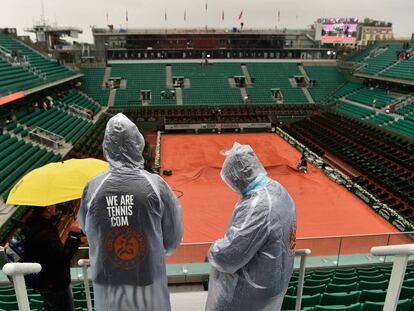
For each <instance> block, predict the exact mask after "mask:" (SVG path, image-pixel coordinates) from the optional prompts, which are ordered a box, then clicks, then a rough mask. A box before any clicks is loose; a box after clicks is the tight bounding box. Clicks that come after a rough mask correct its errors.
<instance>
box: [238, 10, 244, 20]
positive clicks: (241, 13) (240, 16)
mask: <svg viewBox="0 0 414 311" xmlns="http://www.w3.org/2000/svg"><path fill="white" fill-rule="evenodd" d="M242 17H243V10H241V12H240V14H239V20H240V19H242Z"/></svg>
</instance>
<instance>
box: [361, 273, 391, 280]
mask: <svg viewBox="0 0 414 311" xmlns="http://www.w3.org/2000/svg"><path fill="white" fill-rule="evenodd" d="M385 279H386V278H385V276H384V275H383V274H378V275H373V276H367V275H360V276H359V280H360V281H366V282H380V281H384V280H385Z"/></svg>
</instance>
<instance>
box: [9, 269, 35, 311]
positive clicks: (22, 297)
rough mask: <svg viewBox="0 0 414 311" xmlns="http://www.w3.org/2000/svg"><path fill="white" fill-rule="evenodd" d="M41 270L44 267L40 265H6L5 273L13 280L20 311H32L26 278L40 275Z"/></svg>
mask: <svg viewBox="0 0 414 311" xmlns="http://www.w3.org/2000/svg"><path fill="white" fill-rule="evenodd" d="M41 269H42V267H41V266H40V264H38V263H26V262H25V263H7V264H5V265H4V267H3V272H4V273H5V274H6V275H8V276H11V277H12V279H13V285H14V290H15V292H16V298H17V304H18V306H19V310H20V311H30V306H29V299H28V298H27V290H26V282H25V281H24V276H25V275H26V274H35V273H39V272H40V270H41Z"/></svg>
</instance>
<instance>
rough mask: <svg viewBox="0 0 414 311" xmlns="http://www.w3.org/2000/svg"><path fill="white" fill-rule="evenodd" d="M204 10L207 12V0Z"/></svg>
mask: <svg viewBox="0 0 414 311" xmlns="http://www.w3.org/2000/svg"><path fill="white" fill-rule="evenodd" d="M206 12H207V1H206Z"/></svg>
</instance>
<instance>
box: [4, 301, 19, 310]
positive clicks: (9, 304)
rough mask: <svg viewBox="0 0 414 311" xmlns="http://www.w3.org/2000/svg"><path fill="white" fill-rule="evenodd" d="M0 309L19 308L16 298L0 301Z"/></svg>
mask: <svg viewBox="0 0 414 311" xmlns="http://www.w3.org/2000/svg"><path fill="white" fill-rule="evenodd" d="M0 309H3V310H6V311H7V310H19V305H18V304H17V300H15V301H0Z"/></svg>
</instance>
